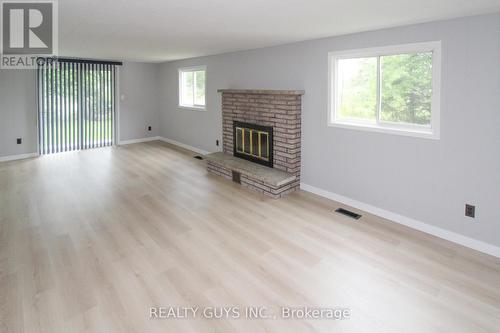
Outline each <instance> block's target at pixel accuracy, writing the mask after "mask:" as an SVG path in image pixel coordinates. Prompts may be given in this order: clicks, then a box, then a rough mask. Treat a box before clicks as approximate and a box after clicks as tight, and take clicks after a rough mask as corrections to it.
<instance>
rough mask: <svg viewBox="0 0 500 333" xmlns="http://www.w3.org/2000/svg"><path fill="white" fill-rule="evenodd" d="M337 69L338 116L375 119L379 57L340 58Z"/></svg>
mask: <svg viewBox="0 0 500 333" xmlns="http://www.w3.org/2000/svg"><path fill="white" fill-rule="evenodd" d="M337 70H338V77H337V80H338V81H337V90H338V93H337V106H338V110H339V113H338V117H339V118H344V119H345V118H349V119H359V120H368V121H375V117H376V108H377V58H375V57H372V58H354V59H339V60H338V63H337Z"/></svg>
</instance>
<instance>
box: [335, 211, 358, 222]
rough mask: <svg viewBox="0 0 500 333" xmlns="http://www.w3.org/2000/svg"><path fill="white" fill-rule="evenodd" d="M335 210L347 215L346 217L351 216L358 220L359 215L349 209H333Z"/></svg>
mask: <svg viewBox="0 0 500 333" xmlns="http://www.w3.org/2000/svg"><path fill="white" fill-rule="evenodd" d="M335 212H337V213H339V214H342V215H345V216H348V217H350V218H353V219H355V220H359V218H360V217H361V215H359V214H356V213H354V212H351V211H350V210H347V209H344V208H338V209H335Z"/></svg>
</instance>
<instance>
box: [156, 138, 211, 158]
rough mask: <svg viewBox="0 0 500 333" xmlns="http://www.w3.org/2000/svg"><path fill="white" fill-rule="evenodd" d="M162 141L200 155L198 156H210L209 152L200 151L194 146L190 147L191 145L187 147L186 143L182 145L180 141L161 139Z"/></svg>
mask: <svg viewBox="0 0 500 333" xmlns="http://www.w3.org/2000/svg"><path fill="white" fill-rule="evenodd" d="M160 140H161V141H164V142H167V143H170V144H172V145H175V146H178V147H181V148H184V149H187V150H191V151H194V152H195V153H198V154H202V155H206V154H210V152H209V151H206V150H203V149H200V148H196V147H193V146H190V145H187V144H185V143H182V142H179V141H175V140H172V139H168V138H163V137H160Z"/></svg>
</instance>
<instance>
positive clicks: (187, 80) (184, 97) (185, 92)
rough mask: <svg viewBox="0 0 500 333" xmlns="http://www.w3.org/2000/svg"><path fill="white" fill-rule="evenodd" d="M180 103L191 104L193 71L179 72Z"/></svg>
mask: <svg viewBox="0 0 500 333" xmlns="http://www.w3.org/2000/svg"><path fill="white" fill-rule="evenodd" d="M181 105H193V72H182V73H181Z"/></svg>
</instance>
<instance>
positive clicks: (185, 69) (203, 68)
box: [177, 66, 207, 111]
mask: <svg viewBox="0 0 500 333" xmlns="http://www.w3.org/2000/svg"><path fill="white" fill-rule="evenodd" d="M196 71H205V105H184V104H181V100H182V98H181V96H182V73H183V72H196ZM177 80H178V81H179V95H178V99H179V101H178V108H179V109H185V110H193V111H206V109H207V66H191V67H180V68H179V69H178V76H177ZM194 83H195V82H193V87H194ZM193 96H194V91H193Z"/></svg>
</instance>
